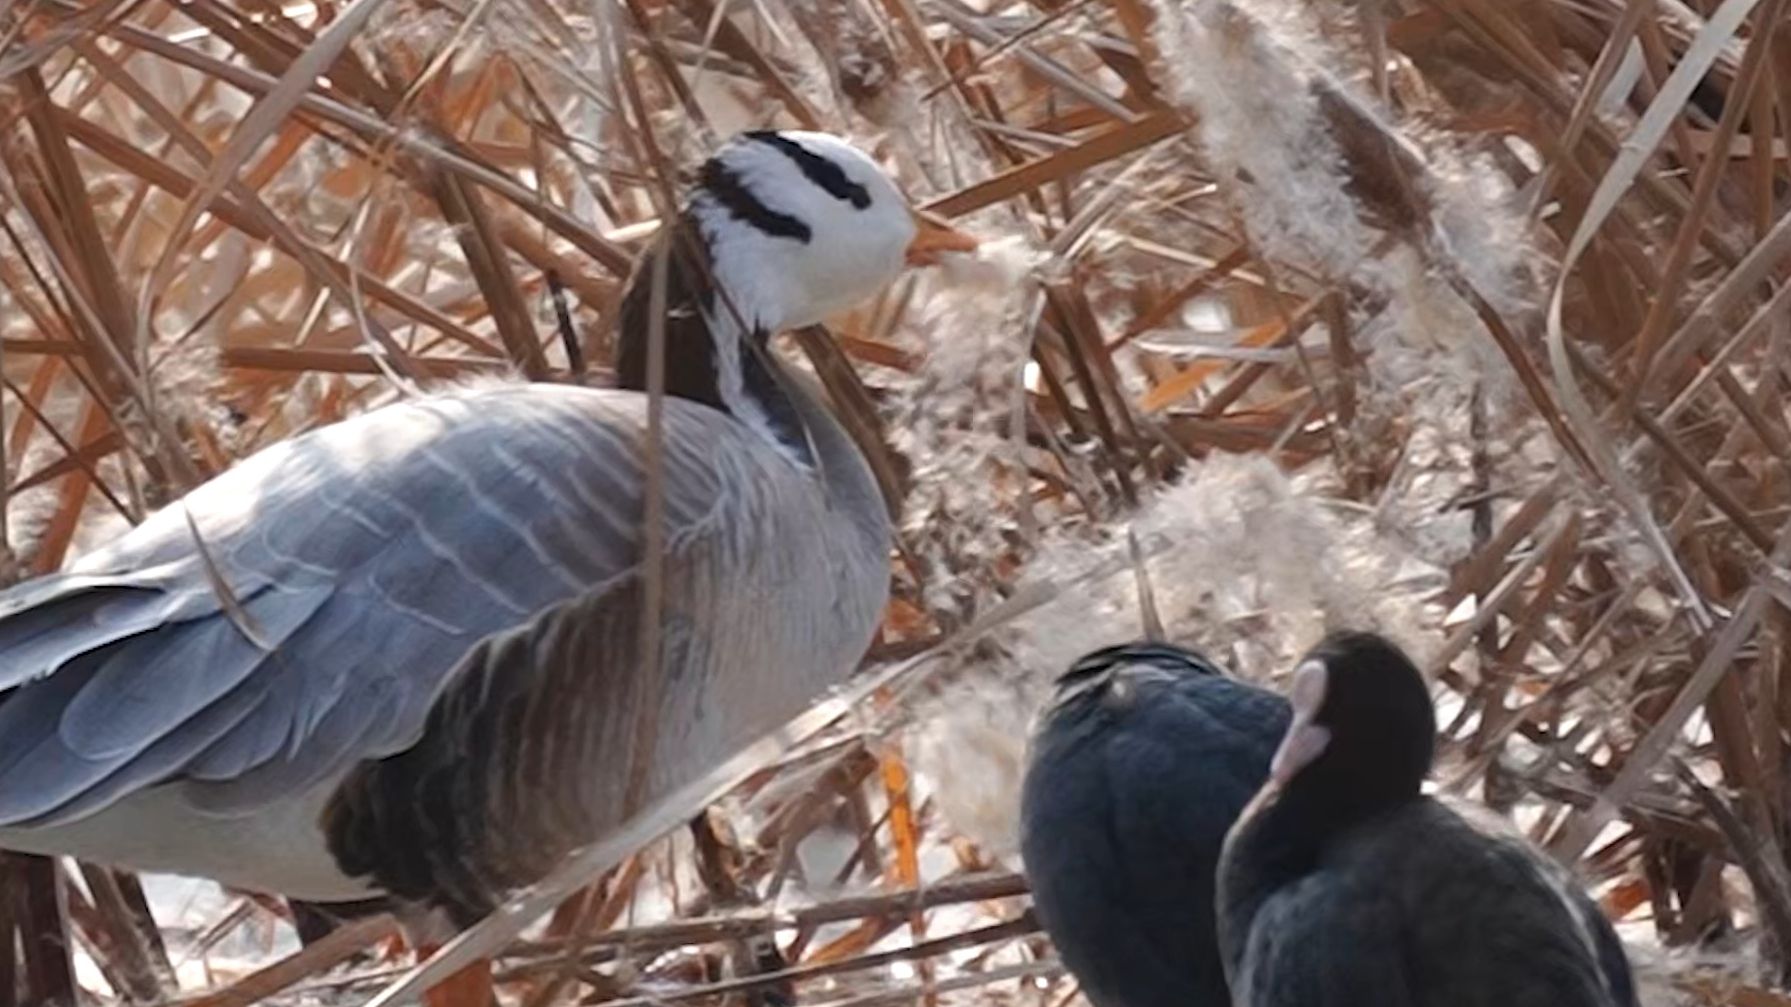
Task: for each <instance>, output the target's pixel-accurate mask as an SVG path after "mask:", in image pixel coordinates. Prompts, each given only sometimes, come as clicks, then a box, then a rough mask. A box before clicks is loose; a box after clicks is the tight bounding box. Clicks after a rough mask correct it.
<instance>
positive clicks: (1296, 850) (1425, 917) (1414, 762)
mask: <svg viewBox="0 0 1791 1007" xmlns="http://www.w3.org/2000/svg"><path fill="white" fill-rule="evenodd" d="M1291 698H1292V705H1293V723H1292V724H1291V725H1290V726H1289V727H1288V730H1287V734H1286V737H1285V738H1284V739H1283V741H1282V743H1281V746H1280V748H1279V749H1277V750H1276V753H1275V758H1274V764H1273V767H1272V769H1271V772H1270V782H1269V783H1268V785H1266V786H1265V787H1264V788H1263V790H1262V792H1261V793H1260V794H1259V795H1258V796H1257V797H1256V798H1255V799H1254V800H1253V801H1252V802H1251V805H1250V808H1249V809H1248V810H1247V811H1245V813H1244V815H1243V817H1242V818H1241V819H1240V820H1239V821H1238V824H1237V825H1236V827H1235V828H1234V829H1233V830H1232V833H1231V835H1230V836H1229V837H1228V838H1227V840H1226V844H1225V851H1224V855H1223V856H1222V858H1221V860H1220V865H1219V941H1220V947H1221V951H1222V953H1223V955H1224V958H1225V967H1226V973H1227V975H1228V976H1229V978H1230V981H1231V987H1232V994H1233V996H1234V998H1235V1000H1234V1002H1235V1004H1236V1005H1237V1007H1366V1005H1374V1007H1635V1004H1636V994H1635V986H1634V980H1633V978H1632V977H1631V975H1630V971H1629V963H1628V961H1627V959H1626V958H1625V957H1624V953H1623V946H1622V944H1621V943H1620V942H1619V940H1618V938H1617V935H1616V932H1615V931H1614V930H1613V929H1612V927H1611V925H1610V922H1609V921H1608V920H1606V919H1605V917H1604V915H1603V914H1602V913H1601V912H1600V911H1599V909H1598V906H1597V904H1596V903H1594V902H1593V901H1592V900H1591V898H1590V897H1588V896H1587V895H1586V893H1585V891H1584V890H1583V889H1582V888H1581V887H1580V886H1579V884H1578V883H1577V882H1576V880H1575V879H1574V878H1573V877H1572V876H1571V875H1570V874H1569V873H1568V872H1567V871H1566V870H1565V869H1564V868H1562V867H1561V866H1559V865H1558V864H1556V863H1555V862H1554V861H1553V860H1550V859H1549V858H1548V857H1546V856H1545V855H1543V854H1542V853H1541V852H1540V851H1538V850H1536V849H1535V848H1533V847H1531V846H1530V845H1529V844H1528V843H1526V842H1524V841H1523V840H1522V839H1521V838H1519V837H1517V836H1515V835H1509V834H1499V833H1496V832H1492V831H1488V830H1483V829H1481V828H1478V827H1476V826H1475V825H1473V824H1471V823H1470V822H1469V821H1468V820H1467V819H1466V818H1464V817H1462V816H1461V815H1460V814H1458V813H1456V812H1455V811H1454V810H1452V809H1450V808H1449V807H1447V806H1445V805H1444V804H1442V803H1441V802H1439V801H1437V800H1435V799H1433V798H1430V797H1427V796H1425V795H1424V794H1423V793H1422V792H1421V789H1420V788H1421V787H1422V785H1423V782H1424V777H1425V775H1426V774H1427V773H1429V771H1430V765H1431V757H1432V751H1433V746H1434V743H1435V733H1436V721H1435V711H1434V709H1433V707H1432V704H1431V698H1430V691H1429V689H1428V688H1427V687H1426V686H1425V683H1424V679H1423V677H1422V675H1420V674H1419V672H1418V669H1417V668H1416V667H1415V666H1413V664H1412V662H1411V661H1410V659H1408V658H1407V657H1406V655H1405V654H1404V653H1403V652H1402V651H1401V650H1400V649H1399V648H1398V647H1397V646H1395V645H1394V644H1392V643H1390V642H1388V641H1387V640H1385V639H1383V638H1381V637H1379V636H1376V635H1373V634H1368V633H1339V634H1335V635H1332V636H1330V637H1328V638H1326V639H1325V640H1324V641H1323V642H1322V643H1321V644H1320V645H1319V646H1318V647H1316V648H1314V649H1313V651H1312V652H1311V653H1310V654H1308V655H1307V656H1306V658H1305V659H1303V660H1302V662H1301V664H1300V665H1299V667H1298V669H1297V670H1296V671H1295V674H1294V681H1293V690H1292V694H1291Z"/></svg>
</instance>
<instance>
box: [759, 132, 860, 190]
mask: <svg viewBox="0 0 1791 1007" xmlns="http://www.w3.org/2000/svg"><path fill="white" fill-rule="evenodd" d="M744 135H745V136H746V138H747V139H749V140H752V141H755V142H757V143H763V144H766V145H767V146H770V147H773V148H775V149H776V150H778V151H779V152H780V153H782V154H783V155H784V156H785V157H788V158H789V159H790V160H792V161H794V162H796V167H798V168H800V169H802V174H803V175H804V176H806V177H807V178H808V180H809V181H811V182H813V183H815V184H816V185H818V186H820V187H821V188H822V189H824V190H826V192H827V193H828V195H830V196H832V197H833V198H835V199H837V200H840V201H841V202H845V203H851V204H852V206H853V207H854V208H856V209H859V210H862V209H864V208H865V207H867V206H870V205H871V194H870V193H869V192H868V191H866V190H865V187H864V186H862V185H859V184H858V183H857V182H854V181H852V180H851V179H849V178H847V177H846V172H845V170H844V169H842V168H841V167H840V166H839V165H837V164H835V163H833V162H832V161H830V160H828V159H827V158H825V157H822V156H821V155H819V154H816V153H815V152H813V151H811V150H809V149H808V148H807V147H804V146H803V145H802V144H800V143H797V142H796V141H795V140H792V139H790V138H789V137H787V136H785V135H783V134H782V133H777V132H773V131H771V130H757V131H754V132H751V133H746V134H744Z"/></svg>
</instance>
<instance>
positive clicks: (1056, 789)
mask: <svg viewBox="0 0 1791 1007" xmlns="http://www.w3.org/2000/svg"><path fill="white" fill-rule="evenodd" d="M1288 719H1289V714H1288V707H1287V702H1286V700H1284V699H1282V698H1281V697H1280V696H1278V695H1276V694H1274V693H1272V692H1269V691H1267V690H1265V689H1260V688H1257V687H1255V686H1252V685H1248V684H1245V683H1243V682H1238V681H1235V680H1233V679H1229V678H1226V677H1225V676H1224V675H1223V674H1222V673H1221V672H1220V671H1219V669H1218V668H1216V667H1215V666H1214V665H1213V664H1212V663H1211V662H1210V661H1208V660H1207V659H1206V658H1205V657H1203V656H1202V655H1200V654H1198V653H1195V652H1193V651H1189V650H1184V649H1182V648H1180V647H1176V646H1172V645H1169V644H1160V643H1130V644H1124V645H1121V646H1116V647H1109V648H1106V649H1104V650H1099V651H1096V652H1094V653H1092V654H1089V655H1088V656H1086V657H1084V658H1082V659H1081V660H1080V661H1077V662H1076V664H1075V665H1074V666H1073V667H1072V668H1070V670H1069V671H1068V672H1066V673H1065V674H1064V675H1063V676H1062V677H1061V678H1059V679H1058V683H1057V696H1056V699H1055V701H1054V702H1053V704H1052V705H1051V707H1050V708H1049V709H1048V710H1047V711H1046V713H1045V715H1044V716H1043V718H1042V720H1041V722H1040V725H1039V729H1038V731H1037V733H1036V735H1035V737H1034V738H1033V740H1032V750H1031V753H1030V756H1029V762H1028V765H1027V769H1026V778H1025V783H1024V785H1023V789H1022V792H1021V811H1020V816H1021V817H1020V822H1021V853H1022V855H1023V856H1024V858H1025V862H1026V876H1027V878H1028V880H1029V881H1030V883H1031V886H1032V892H1033V900H1034V905H1035V907H1036V911H1037V913H1038V916H1039V919H1040V922H1041V923H1042V924H1043V925H1044V927H1045V930H1046V932H1047V933H1049V934H1050V936H1051V939H1052V942H1053V943H1054V944H1055V945H1056V946H1057V950H1058V953H1059V955H1060V956H1061V957H1062V959H1063V962H1064V965H1065V966H1067V967H1068V968H1069V970H1070V972H1071V973H1072V974H1073V975H1074V976H1075V977H1076V979H1077V981H1078V982H1079V983H1080V984H1081V986H1082V989H1083V992H1084V993H1085V994H1086V995H1087V996H1088V999H1089V1000H1090V1001H1091V1002H1093V1003H1094V1004H1095V1007H1225V1005H1228V1004H1229V1003H1230V1002H1231V1000H1230V997H1229V996H1228V995H1227V993H1226V987H1225V976H1224V970H1223V968H1222V967H1221V964H1220V961H1219V950H1218V944H1217V939H1216V937H1215V933H1214V918H1213V905H1214V871H1215V868H1216V866H1217V864H1218V862H1219V851H1220V848H1221V845H1222V844H1223V842H1224V839H1225V834H1226V831H1227V830H1228V829H1230V828H1231V826H1232V823H1233V822H1235V821H1236V820H1237V817H1238V814H1239V813H1240V812H1241V811H1242V810H1243V809H1244V806H1245V805H1246V804H1247V803H1248V802H1249V800H1250V798H1251V795H1253V794H1255V793H1256V791H1257V789H1258V788H1260V787H1261V786H1262V784H1263V781H1264V780H1266V779H1267V778H1268V772H1269V759H1270V757H1271V756H1272V755H1273V754H1274V751H1275V744H1276V742H1278V741H1279V740H1280V738H1281V735H1282V734H1283V732H1284V731H1285V730H1286V729H1287V725H1288Z"/></svg>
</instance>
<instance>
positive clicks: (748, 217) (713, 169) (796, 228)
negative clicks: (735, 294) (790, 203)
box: [702, 157, 814, 245]
mask: <svg viewBox="0 0 1791 1007" xmlns="http://www.w3.org/2000/svg"><path fill="white" fill-rule="evenodd" d="M702 187H703V190H704V191H706V192H707V193H708V194H709V195H710V196H711V197H713V198H714V200H715V201H716V202H717V203H718V204H720V205H721V206H722V207H723V208H724V209H726V210H727V211H728V213H729V214H731V215H732V216H733V217H734V219H735V220H739V221H743V222H744V223H745V224H746V225H747V226H749V227H751V228H753V229H754V230H756V231H760V232H762V233H764V234H769V235H771V236H772V237H774V238H794V239H796V240H797V241H800V242H802V243H803V244H805V245H806V244H808V242H809V239H810V238H812V237H814V234H813V232H811V231H810V230H809V229H808V225H807V224H805V223H803V222H802V221H800V220H797V219H796V218H795V217H792V216H790V215H789V214H787V213H779V212H777V211H776V210H773V209H772V208H771V207H769V206H766V205H765V204H764V203H761V202H759V197H757V196H755V195H753V193H752V190H750V189H748V188H747V187H746V186H745V185H743V184H741V182H740V176H738V175H736V174H734V171H733V169H732V168H729V167H728V166H727V165H725V164H723V163H722V162H721V158H719V157H712V158H710V159H709V160H708V161H706V162H704V164H703V172H702Z"/></svg>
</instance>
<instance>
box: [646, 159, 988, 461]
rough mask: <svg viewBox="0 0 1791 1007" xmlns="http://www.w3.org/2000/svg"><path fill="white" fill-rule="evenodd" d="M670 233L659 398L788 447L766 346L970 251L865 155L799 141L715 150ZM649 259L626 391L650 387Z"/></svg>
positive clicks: (962, 237)
mask: <svg viewBox="0 0 1791 1007" xmlns="http://www.w3.org/2000/svg"><path fill="white" fill-rule="evenodd" d="M677 224H678V226H676V227H672V228H668V229H666V231H665V232H662V234H661V237H660V241H661V242H662V243H664V242H667V241H670V242H672V244H671V246H670V248H669V251H670V252H671V253H672V254H670V255H668V256H667V257H666V267H665V268H666V279H665V295H666V296H665V314H664V316H663V331H664V333H665V357H666V384H665V390H666V392H667V393H668V394H670V395H675V396H678V397H681V398H685V399H691V400H694V401H698V402H702V403H704V404H705V405H709V406H713V407H715V408H718V409H721V410H723V411H725V412H728V413H731V414H733V415H734V416H735V417H737V418H739V419H741V420H743V421H744V422H746V423H748V424H749V425H750V426H752V427H754V428H755V429H759V430H760V431H761V432H763V433H765V434H766V435H767V436H769V437H771V438H772V439H774V440H776V441H778V442H779V443H780V444H786V445H787V444H791V443H793V442H795V441H799V440H801V438H800V437H798V436H796V434H795V432H794V431H793V430H792V429H791V427H792V424H791V421H790V420H789V419H788V417H787V416H785V415H784V414H786V413H787V412H788V409H787V408H786V407H785V405H784V404H783V403H782V402H781V401H780V400H781V399H782V398H783V397H784V394H785V393H784V391H783V390H782V389H781V388H780V387H779V382H778V381H777V380H776V379H775V378H773V377H772V376H770V374H769V370H770V364H769V354H768V353H766V352H765V346H766V342H767V340H768V338H769V337H770V336H771V335H772V334H774V333H777V332H780V331H785V330H789V329H796V328H801V327H803V326H806V325H813V324H815V323H817V322H820V321H821V320H823V319H825V318H827V317H829V316H831V315H835V314H838V313H840V312H842V311H845V310H847V309H849V308H852V307H854V306H856V305H858V304H861V303H863V302H865V301H867V300H869V299H870V298H872V297H874V296H876V295H877V294H878V293H880V292H881V291H882V290H883V289H884V288H886V287H887V286H889V284H890V283H891V282H892V281H894V280H895V279H896V277H897V276H899V275H900V274H901V272H902V270H903V268H904V267H907V266H920V265H929V264H932V263H934V262H935V261H937V260H938V258H939V257H940V256H941V255H942V254H944V253H947V252H952V251H970V250H972V249H974V248H976V246H977V239H975V238H973V237H971V236H970V235H967V234H964V233H963V232H961V231H957V230H954V229H953V228H950V227H947V226H945V225H943V224H940V223H937V222H934V221H931V220H928V219H926V217H925V216H924V215H923V214H921V213H919V212H917V211H916V210H915V209H914V208H913V207H912V205H911V204H910V203H909V202H908V200H907V199H906V198H905V197H903V195H902V193H901V191H900V190H899V189H898V188H897V187H896V184H895V182H893V181H892V180H891V179H890V178H889V176H888V175H887V174H885V173H884V171H883V170H882V169H881V168H879V167H878V166H877V163H876V162H875V161H873V160H871V158H870V157H869V156H867V155H866V154H865V153H864V152H863V151H861V150H859V149H858V148H856V147H854V146H852V145H851V144H850V143H847V142H846V141H845V140H842V139H840V138H839V137H836V136H831V135H829V134H826V133H814V132H803V131H798V130H781V131H758V132H749V133H742V134H740V135H738V136H736V137H734V138H733V139H732V140H731V141H729V142H728V143H727V144H726V145H724V146H723V147H721V148H720V149H719V150H717V151H716V152H715V153H714V154H713V155H712V156H711V157H710V158H709V159H708V160H707V161H705V162H704V163H703V165H702V167H701V169H700V170H699V171H698V172H697V173H696V181H695V185H694V186H693V187H692V188H691V190H690V192H689V193H688V195H687V197H686V200H685V204H684V207H683V210H682V213H681V215H680V219H679V221H678V222H677ZM660 249H661V250H668V249H667V248H666V246H665V245H664V244H662V245H661V246H660ZM657 257H658V256H657V254H656V253H655V252H649V253H648V254H647V255H646V256H645V257H644V258H643V259H642V262H641V265H640V267H639V268H637V269H636V271H635V275H634V276H633V277H632V278H631V279H630V282H629V287H628V291H627V292H626V294H625V295H624V297H623V303H622V311H621V317H620V331H619V332H618V339H617V343H618V346H617V355H616V371H617V380H618V384H619V385H620V386H621V387H623V388H632V389H635V390H641V389H645V388H646V386H647V385H646V380H647V379H646V370H647V355H648V354H647V343H648V333H649V332H650V331H651V330H652V328H653V326H654V322H653V319H652V312H651V309H650V304H651V303H652V291H653V288H654V282H653V279H652V277H653V276H654V269H653V268H650V267H651V265H652V263H653V262H654V261H655V260H656V259H657ZM797 453H798V454H801V453H802V452H801V451H800V450H798V451H797Z"/></svg>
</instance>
